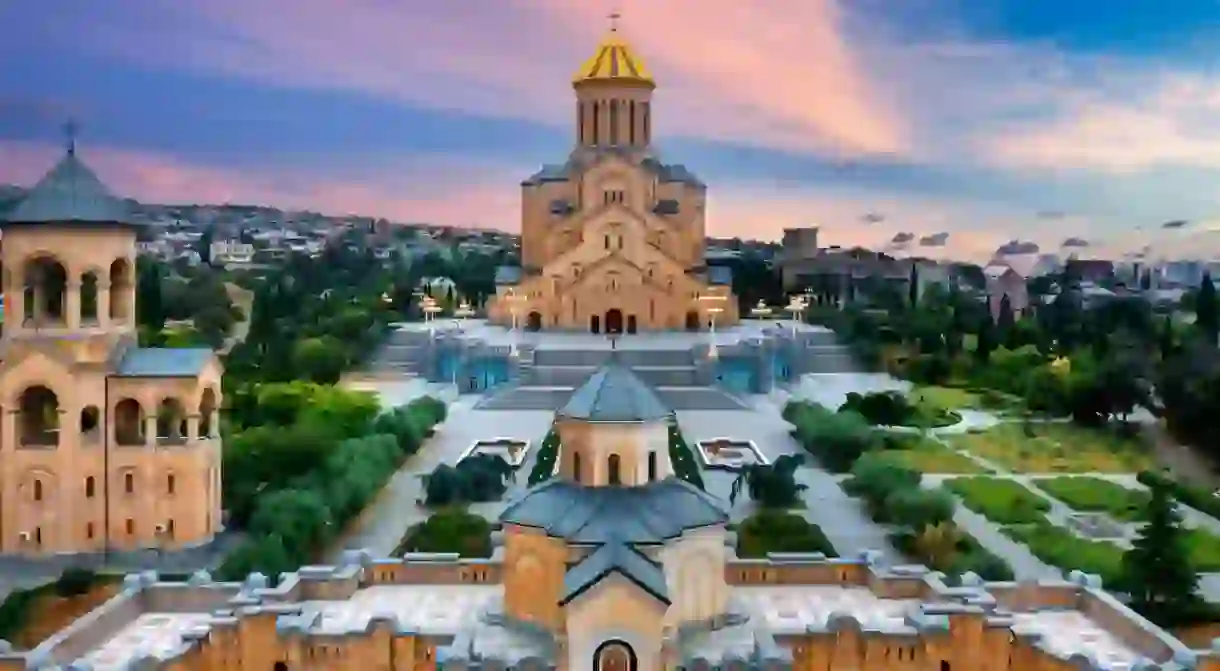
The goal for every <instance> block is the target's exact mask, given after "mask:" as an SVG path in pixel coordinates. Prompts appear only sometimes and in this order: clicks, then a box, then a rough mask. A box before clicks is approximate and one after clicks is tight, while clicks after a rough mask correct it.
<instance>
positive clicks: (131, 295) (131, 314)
mask: <svg viewBox="0 0 1220 671" xmlns="http://www.w3.org/2000/svg"><path fill="white" fill-rule="evenodd" d="M131 267H132V268H135V264H134V263H133V264H132V266H131ZM132 272H134V271H132ZM122 300H123V303H124V304H126V305H127V323H128V324H129V325H130V326H132V327H135V325H136V285H135V280H134V279H133V280H132V281H131V284H129V285H125V286H124V287H123V297H122Z"/></svg>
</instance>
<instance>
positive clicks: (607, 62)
mask: <svg viewBox="0 0 1220 671" xmlns="http://www.w3.org/2000/svg"><path fill="white" fill-rule="evenodd" d="M618 18H619V15H618V14H611V15H610V20H611V24H610V32H609V33H608V34H607V35H606V37H605V39H603V40H602V41H601V44H599V45H598V47H597V51H596V52H595V53H594V54H593V57H592V58H590V59H589V60H587V61H585V64H584V65H582V66H581V68H580V70H579V71H577V73H576V76H575V77H573V78H572V88H574V89H575V90H576V142H577V145H578V146H581V147H589V148H593V147H597V148H605V147H622V148H628V149H646V148H647V147H648V146H649V144H650V143H651V142H652V91H653V89H655V88H656V86H657V84H656V82H655V81H654V80H653V78H652V75H651V74H649V72H648V68H647V67H645V66H644V62H643V61H642V60H640V58H639V57H638V56H636V54H635V52H634V51H633V50H632V49H631V47H630V46H629V45H628V44H627V42H626V41H625V40H624V39H623V37H622V34H621V33H619V30H618Z"/></svg>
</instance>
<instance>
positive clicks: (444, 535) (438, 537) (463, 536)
mask: <svg viewBox="0 0 1220 671" xmlns="http://www.w3.org/2000/svg"><path fill="white" fill-rule="evenodd" d="M492 550H493V547H492V542H491V523H490V522H488V521H487V520H486V519H485V518H484V517H483V516H482V515H475V514H473V513H470V512H467V511H466V510H464V509H462V508H460V507H454V508H445V509H442V510H438V511H437V512H435V513H433V514H432V515H431V516H429V517H428V519H426V520H424V521H423V522H420V523H418V524H414V525H412V526H411V528H410V529H407V533H405V534H403V537H402V540H400V541H399V542H398V547H397V548H395V550H394V555H395V556H399V557H400V556H402V555H404V554H406V553H408V552H430V553H451V552H452V553H457V554H459V555H461V556H463V557H490V556H491V554H492Z"/></svg>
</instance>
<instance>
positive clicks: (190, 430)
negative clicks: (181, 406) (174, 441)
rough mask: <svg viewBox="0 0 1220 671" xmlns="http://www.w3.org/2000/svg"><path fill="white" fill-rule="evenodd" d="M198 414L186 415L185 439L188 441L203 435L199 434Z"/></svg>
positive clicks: (200, 437)
mask: <svg viewBox="0 0 1220 671" xmlns="http://www.w3.org/2000/svg"><path fill="white" fill-rule="evenodd" d="M199 424H200V422H199V415H187V416H186V439H187V440H188V441H194V440H200V439H202V438H203V436H200V435H199Z"/></svg>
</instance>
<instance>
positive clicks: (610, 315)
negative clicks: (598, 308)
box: [606, 308, 623, 335]
mask: <svg viewBox="0 0 1220 671" xmlns="http://www.w3.org/2000/svg"><path fill="white" fill-rule="evenodd" d="M622 332H623V311H622V310H620V309H618V308H611V309H609V310H606V333H609V334H614V335H617V334H620V333H622Z"/></svg>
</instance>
